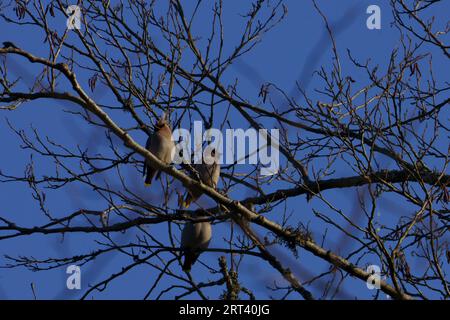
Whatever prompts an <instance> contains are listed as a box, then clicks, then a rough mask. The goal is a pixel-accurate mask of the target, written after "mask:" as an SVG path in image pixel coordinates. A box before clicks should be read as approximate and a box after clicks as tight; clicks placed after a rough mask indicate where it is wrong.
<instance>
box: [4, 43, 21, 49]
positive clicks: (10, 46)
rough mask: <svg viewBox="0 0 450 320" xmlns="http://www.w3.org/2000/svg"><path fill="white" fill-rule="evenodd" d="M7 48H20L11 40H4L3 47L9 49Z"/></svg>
mask: <svg viewBox="0 0 450 320" xmlns="http://www.w3.org/2000/svg"><path fill="white" fill-rule="evenodd" d="M7 48H15V49H18V48H17V46H16V45H15V44H14V43H12V42H11V41H4V42H3V49H7Z"/></svg>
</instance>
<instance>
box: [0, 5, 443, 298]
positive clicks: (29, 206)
mask: <svg viewBox="0 0 450 320" xmlns="http://www.w3.org/2000/svg"><path fill="white" fill-rule="evenodd" d="M249 3H250V2H246V1H227V2H226V3H225V5H224V9H225V11H224V24H225V38H226V39H227V41H229V46H228V48H227V49H228V50H231V49H232V48H233V46H232V43H233V41H237V37H238V35H239V34H240V31H241V30H242V28H243V26H242V23H243V19H242V18H241V17H239V16H238V13H242V12H245V11H246V10H247V7H248V6H249ZM371 4H376V5H379V6H380V8H381V15H382V28H381V30H369V29H367V27H366V19H367V17H368V15H367V14H366V8H367V6H369V5H371ZM286 5H287V7H288V15H287V17H286V19H285V20H284V21H282V22H281V23H280V24H279V25H278V26H277V27H275V28H274V29H273V30H272V31H270V32H269V33H267V34H266V35H265V37H264V38H263V39H262V41H261V43H260V44H258V45H257V46H256V48H255V49H254V50H252V51H251V52H250V53H248V54H246V55H245V56H243V58H241V59H240V60H239V62H238V63H235V64H234V65H233V66H231V68H230V69H229V70H228V72H227V73H226V75H225V77H224V79H225V81H226V82H228V83H233V82H234V80H235V79H236V78H238V79H239V89H240V92H244V93H245V98H246V99H249V100H250V101H256V100H257V99H258V93H259V89H260V87H261V84H263V83H264V82H271V83H274V84H276V85H277V86H278V87H280V88H282V89H284V90H285V91H286V92H293V89H294V88H295V82H296V81H297V80H299V79H303V81H306V82H307V85H308V87H307V89H308V90H309V93H310V94H311V97H312V98H316V97H317V95H316V93H314V91H312V90H310V89H312V88H314V86H315V85H316V84H318V83H319V82H318V79H317V77H314V76H312V75H311V71H312V70H315V69H317V68H319V67H320V66H321V65H324V66H325V67H326V68H330V66H331V59H332V52H331V46H330V41H329V38H328V37H326V38H323V34H324V31H325V29H324V22H323V20H322V18H321V17H320V16H319V15H318V14H317V12H316V11H315V10H314V7H313V5H312V2H311V1H306V0H303V1H294V0H291V1H286ZM318 5H319V6H320V8H321V9H322V10H323V12H324V14H325V15H326V16H327V17H328V18H329V22H330V23H331V25H332V26H334V27H338V28H339V33H338V34H337V35H336V42H337V47H338V50H339V52H340V54H341V55H342V56H343V57H346V50H347V49H349V50H350V51H351V52H352V55H353V56H354V57H356V58H357V59H360V61H366V60H367V59H370V64H371V65H379V66H380V69H381V70H385V69H386V66H387V63H388V62H389V59H390V56H389V55H390V51H391V50H392V48H394V47H396V46H399V45H400V43H399V33H398V30H397V29H395V28H393V27H392V26H391V25H390V23H391V22H392V16H391V12H390V10H391V9H390V7H389V1H387V0H382V1H380V0H378V1H376V0H371V1H366V0H364V1H363V0H340V1H318ZM243 6H246V8H245V9H244V8H243ZM209 7H210V6H206V8H205V10H202V11H201V12H200V13H199V19H198V23H197V24H194V33H196V34H198V35H202V34H204V33H205V30H208V31H209V29H208V28H205V25H206V26H209V21H210V15H209V11H208V10H207V9H208V8H209ZM348 13H350V14H348ZM8 14H12V13H11V12H8ZM436 14H439V12H436ZM342 17H346V18H344V19H342ZM336 22H340V24H338V25H337V26H336V25H335V23H336ZM56 23H60V24H61V30H63V29H64V27H65V23H64V21H63V20H62V19H60V20H59V22H58V19H56V20H55V24H56ZM70 37H73V38H75V36H72V35H70ZM70 37H69V39H70ZM9 39H14V42H15V43H16V44H17V45H18V46H20V47H21V48H23V49H26V50H28V51H30V52H32V53H33V54H35V55H40V54H45V52H46V51H45V50H46V47H45V46H44V45H43V44H42V42H43V38H42V34H41V33H37V32H36V31H35V30H33V29H32V28H30V27H23V28H18V27H16V26H13V25H11V24H6V23H5V22H4V20H0V41H5V40H9ZM323 39H325V41H323ZM11 60H14V61H13V63H14V62H15V64H14V67H11V70H12V71H13V72H14V73H16V75H17V76H23V77H26V75H27V74H30V73H33V71H34V69H33V67H32V66H31V67H30V65H29V64H28V63H26V62H25V61H24V60H23V59H20V58H18V57H14V58H13V59H11ZM436 60H437V61H434V63H435V65H439V63H442V66H443V68H442V70H448V61H444V60H443V61H439V60H438V59H436ZM342 67H343V70H344V74H351V75H352V77H353V78H354V79H355V80H356V83H357V84H359V83H358V82H359V81H361V86H363V85H365V84H366V83H367V77H366V76H365V75H363V74H362V72H361V71H360V70H357V69H355V68H354V67H353V66H352V65H351V64H350V63H349V62H348V59H342ZM21 68H23V69H24V70H21ZM447 74H448V72H447ZM89 76H90V75H89V74H81V75H79V78H80V79H81V80H80V81H81V82H82V83H83V82H84V84H86V83H87V78H89ZM436 77H437V79H438V80H439V81H444V80H445V77H446V74H445V72H437V74H436ZM447 77H448V76H447ZM63 86H64V85H63ZM86 86H87V85H86ZM93 96H94V98H95V99H96V101H97V102H101V103H105V104H108V103H112V104H113V103H114V102H113V101H112V97H111V95H110V94H106V95H105V94H103V91H102V90H101V88H97V90H96V91H95V92H94V94H93ZM298 99H300V101H301V99H302V98H301V97H298ZM64 110H72V111H73V110H77V107H76V106H73V105H69V104H67V103H64V104H61V103H60V102H56V103H55V102H53V101H49V100H41V101H38V102H31V103H28V104H26V105H24V106H22V107H20V108H19V109H17V110H15V111H13V112H6V111H2V112H0V136H1V137H2V138H1V145H2V150H3V155H2V157H0V170H1V171H2V172H3V173H5V174H11V175H22V174H23V172H24V170H25V166H26V165H27V164H28V163H29V161H30V156H31V153H30V151H29V150H27V149H21V148H20V147H19V144H18V137H17V136H16V135H15V134H14V132H12V131H11V129H10V128H9V127H8V125H7V121H9V122H10V123H12V124H14V126H15V128H18V129H23V130H25V131H26V132H27V134H29V135H32V128H36V129H38V130H39V133H40V134H41V135H42V136H49V137H51V138H52V139H54V140H55V141H57V142H58V143H61V144H67V145H69V146H71V147H72V148H74V147H76V146H77V145H80V146H81V147H82V148H87V149H88V150H95V152H101V151H104V152H107V143H108V142H107V140H106V138H105V134H104V132H103V131H101V130H99V129H98V128H93V127H92V126H87V125H86V124H85V123H84V122H83V121H81V120H80V119H78V118H76V117H74V116H73V115H71V114H69V113H67V112H65V111H64ZM223 115H224V113H221V112H219V113H218V116H217V117H216V120H217V123H216V125H217V126H219V125H220V123H221V120H222V119H223ZM236 115H237V113H236ZM221 116H222V117H221ZM233 116H234V114H233ZM121 117H122V115H121V113H120V112H116V113H113V118H114V120H116V121H118V122H119V123H121V122H122V118H121ZM233 119H236V120H235V122H234V124H233V125H235V126H242V127H243V128H244V129H245V128H247V127H248V124H247V123H246V122H245V121H244V120H243V119H241V118H239V117H238V116H236V117H233ZM123 123H127V122H126V120H123ZM182 125H184V126H187V127H189V123H187V122H185V123H183V124H182ZM265 125H266V127H267V128H270V126H271V125H272V126H276V123H265ZM289 134H294V135H295V134H297V132H289ZM300 134H302V132H300ZM133 137H134V138H135V139H136V140H137V141H138V142H141V143H145V135H144V134H143V133H138V132H134V133H133ZM114 142H115V143H116V144H117V148H119V150H121V151H122V152H124V147H123V146H122V145H121V144H120V143H118V142H117V140H114ZM33 161H34V162H35V165H36V168H38V169H37V172H36V175H39V174H43V175H45V174H46V173H51V172H54V163H53V162H52V161H51V160H50V159H44V158H41V157H38V156H34V157H33ZM386 166H387V167H389V166H391V164H390V163H389V162H387V161H386ZM246 169H247V167H246V166H243V167H242V168H240V170H242V171H245V170H246ZM123 170H124V171H123V172H124V173H125V177H126V179H127V181H128V182H129V183H130V187H131V188H132V189H133V190H136V192H139V193H140V194H142V195H143V196H144V197H145V198H146V199H147V200H148V201H149V202H152V201H158V200H159V199H158V197H157V191H156V190H150V191H149V190H147V189H144V186H143V184H142V180H141V179H142V178H141V176H140V174H139V172H136V171H135V170H134V169H133V168H124V169H123ZM110 174H112V173H110ZM335 175H336V176H348V175H352V172H351V171H350V170H349V169H348V168H346V167H344V166H343V167H339V168H336V173H335ZM98 179H99V180H98V181H101V179H104V180H105V181H109V182H112V183H117V176H101V177H98ZM174 186H175V187H177V188H179V187H180V186H179V184H175V185H174ZM155 187H159V186H155ZM278 187H282V185H277V184H274V185H273V186H271V187H270V188H271V189H276V188H278ZM152 188H153V187H152ZM44 191H45V192H46V194H47V204H48V207H49V209H50V210H51V212H52V214H54V215H55V216H58V217H59V216H64V215H66V214H69V213H72V212H74V211H76V210H78V209H80V208H91V209H98V210H100V209H102V208H104V207H105V203H104V201H103V200H102V199H99V198H98V195H97V194H96V193H94V192H92V191H91V190H89V189H88V188H86V187H84V186H80V185H77V184H75V185H69V186H67V187H66V188H63V189H61V190H44ZM250 195H252V194H250V193H248V191H245V193H244V192H243V190H240V189H236V190H233V192H231V196H232V197H233V198H235V199H238V200H239V199H244V198H245V197H247V196H250ZM327 196H328V199H330V200H332V201H333V203H334V204H335V205H338V206H339V207H340V208H341V209H342V210H343V211H346V212H347V211H348V212H351V211H352V210H353V209H354V206H355V202H356V201H355V200H356V190H355V189H354V188H352V189H344V190H335V191H329V192H328V193H327ZM204 198H206V197H204ZM389 200H390V199H386V204H385V205H384V206H383V205H382V206H381V207H380V211H382V212H380V223H381V220H383V222H384V223H389V222H392V221H394V220H393V219H396V218H397V217H398V216H396V214H395V211H398V210H404V211H408V210H409V209H410V207H408V206H407V205H405V204H403V203H402V204H392V202H389ZM0 201H1V203H2V207H1V209H0V210H1V211H0V215H2V216H4V217H7V218H10V219H12V220H14V221H16V223H17V224H20V225H22V224H23V225H26V226H33V225H40V224H42V223H43V222H44V221H45V217H44V216H43V214H42V212H40V210H39V207H38V204H37V202H36V201H35V200H34V199H33V197H32V194H31V193H30V190H29V189H28V188H27V185H26V184H23V183H0ZM202 201H203V202H204V203H205V204H212V203H211V201H210V200H208V199H203V200H202ZM285 205H286V207H287V212H295V215H296V218H295V219H298V221H299V222H302V223H304V224H309V226H310V228H311V230H312V231H313V234H317V235H320V234H322V232H323V230H324V228H326V226H324V225H323V223H322V222H321V221H319V220H317V219H314V215H313V213H312V208H315V209H317V210H324V212H326V210H327V208H326V207H325V206H324V205H323V203H320V201H319V200H314V199H313V200H312V201H311V202H309V203H307V202H306V200H305V198H304V197H298V198H295V199H290V200H288V201H287V202H286V204H285ZM279 208H280V207H279ZM275 211H277V210H275ZM274 214H276V213H271V214H270V215H269V217H273V215H274ZM274 218H275V219H277V217H274ZM294 221H295V220H294ZM83 223H85V222H83V221H79V224H83ZM166 228H167V226H166V225H157V226H151V227H149V228H148V229H147V230H148V231H149V232H151V234H152V235H154V236H155V237H157V238H158V239H161V241H163V242H165V243H169V242H168V239H167V229H166ZM327 228H329V227H327ZM258 231H260V230H258ZM177 232H178V231H177ZM328 232H329V237H328V238H327V241H326V242H325V244H324V246H325V247H327V248H330V249H332V250H335V251H336V252H337V253H338V254H343V255H344V254H345V253H348V252H349V251H351V249H352V248H351V247H348V246H347V247H345V248H340V247H338V243H340V240H341V238H340V236H338V234H337V233H336V232H335V231H334V230H331V229H330V230H329V231H328ZM136 234H138V232H137V231H136V230H128V231H127V232H126V233H124V234H122V233H116V234H111V237H112V239H114V241H116V242H118V243H126V242H128V241H132V240H133V239H134V236H135V235H136ZM178 234H179V232H178ZM228 235H229V224H227V223H225V224H221V225H218V226H214V237H213V239H212V242H211V245H210V247H212V248H220V247H222V246H223V243H224V242H223V237H226V236H228ZM95 240H104V239H102V237H100V236H98V235H91V234H89V235H87V234H69V235H66V236H65V237H64V238H61V236H50V237H49V236H39V235H34V236H30V237H22V238H16V239H13V240H6V241H0V255H1V256H0V265H4V264H5V263H7V261H6V260H5V259H4V257H3V255H10V256H34V257H36V258H47V257H63V256H67V255H75V254H79V253H83V252H89V251H91V250H93V248H97V245H96V244H95ZM273 252H274V253H275V255H277V256H278V257H279V258H280V259H281V260H282V261H284V262H285V263H286V264H287V265H288V266H289V267H290V268H292V270H293V271H294V273H295V274H296V275H297V276H298V278H299V279H300V280H302V281H303V280H307V279H309V278H310V277H312V276H314V275H317V274H320V273H322V272H325V271H327V270H328V268H329V265H328V264H326V263H323V262H322V261H320V260H319V259H317V258H315V257H314V256H312V255H311V254H310V253H308V252H305V251H304V250H301V249H299V250H298V252H299V258H298V259H295V258H293V257H292V255H291V254H290V252H289V251H287V250H286V249H284V248H283V247H278V248H277V249H275V250H274V251H273ZM167 257H169V255H167ZM218 257H219V254H218V253H206V254H204V255H203V256H202V258H201V259H202V261H203V262H205V263H207V264H212V265H215V266H217V258H218ZM128 263H130V259H129V257H125V256H122V255H119V254H110V255H107V256H103V257H100V258H98V259H96V260H95V261H93V262H91V263H90V264H88V265H87V266H84V267H83V268H82V286H83V288H87V285H88V284H93V283H95V282H98V281H101V280H103V279H105V278H106V277H108V276H109V275H110V274H111V273H116V272H118V271H120V270H121V268H122V266H124V265H126V264H128ZM371 263H374V264H376V263H377V261H370V259H369V260H362V261H360V265H361V266H364V265H366V264H371ZM173 268H174V270H178V269H177V268H179V266H175V265H174V267H173ZM157 275H158V274H157V273H156V272H155V271H154V270H151V269H149V268H148V267H146V266H140V267H137V268H136V269H134V270H133V271H132V272H130V273H128V274H127V275H126V276H123V277H121V278H119V279H117V280H116V281H114V282H112V283H111V284H110V285H109V286H108V289H107V290H105V291H103V292H100V293H94V294H93V295H92V296H90V297H89V298H94V299H118V298H122V299H141V298H142V297H143V296H144V295H145V293H146V292H147V290H148V289H149V287H150V286H151V284H152V280H153V279H154V278H155V277H156V276H157ZM193 276H194V278H195V279H197V280H198V281H205V280H207V279H217V278H218V275H215V274H210V273H209V272H208V271H207V269H205V268H204V267H202V266H200V265H196V267H195V268H194V269H193ZM66 278H67V275H66V273H65V268H60V269H56V270H51V271H42V272H31V271H29V270H27V269H25V268H15V269H0V298H2V299H5V298H6V299H16V298H19V299H31V298H32V297H33V295H32V291H31V288H30V284H31V283H34V285H35V288H36V294H37V297H38V298H39V299H54V298H56V299H73V298H79V297H80V296H81V295H82V293H83V292H84V291H83V290H81V292H80V291H69V290H67V289H66V286H65V284H66ZM240 280H241V282H242V284H243V285H245V286H247V287H249V288H251V289H253V290H254V293H255V295H256V297H257V298H259V299H264V298H269V295H273V296H274V297H278V296H279V295H278V294H277V293H271V292H270V291H268V290H266V288H265V287H266V286H267V285H271V284H272V283H273V281H275V280H276V281H279V283H280V284H282V283H283V281H282V280H281V279H280V276H279V274H278V273H276V272H275V271H273V270H271V269H270V268H268V267H267V266H266V265H264V263H263V262H262V261H259V260H254V259H253V258H246V261H245V262H244V263H243V266H242V268H241V273H240ZM172 281H173V280H171V279H164V280H163V281H162V282H161V285H160V287H159V288H160V290H162V289H164V288H165V287H168V286H170V285H171V284H173V282H172ZM308 289H310V290H311V291H312V292H313V294H318V293H319V292H320V290H318V288H317V287H315V286H311V287H308ZM221 292H222V289H220V290H217V289H213V290H205V293H207V294H208V295H209V296H210V297H211V298H217V297H218V296H219V295H220V293H221ZM373 294H374V292H373V291H369V290H368V289H367V287H366V284H365V283H364V282H362V281H360V280H355V279H352V278H349V279H347V280H346V285H345V286H344V287H343V292H342V294H338V296H337V297H340V298H350V299H351V298H354V297H358V298H370V297H371V296H372V295H373ZM173 297H174V295H173V294H168V295H165V296H163V298H166V299H170V298H173ZM193 297H194V296H193ZM290 297H291V298H297V296H296V295H295V294H293V295H291V296H290ZM150 298H155V296H154V295H152V296H150ZM381 298H382V299H384V298H385V297H384V295H382V297H381Z"/></svg>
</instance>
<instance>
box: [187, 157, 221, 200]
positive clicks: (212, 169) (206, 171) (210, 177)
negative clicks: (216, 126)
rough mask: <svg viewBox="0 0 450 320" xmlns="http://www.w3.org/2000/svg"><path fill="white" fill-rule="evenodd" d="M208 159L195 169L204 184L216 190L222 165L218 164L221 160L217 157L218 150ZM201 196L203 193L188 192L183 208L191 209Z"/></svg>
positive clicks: (195, 166) (196, 191)
mask: <svg viewBox="0 0 450 320" xmlns="http://www.w3.org/2000/svg"><path fill="white" fill-rule="evenodd" d="M207 157H208V159H203V162H202V163H200V164H194V165H193V167H194V169H195V170H196V171H197V172H198V176H199V177H200V180H201V182H202V183H204V184H206V185H207V186H209V187H211V188H214V189H216V188H217V182H218V181H219V177H220V164H219V163H218V160H219V159H218V156H216V150H215V149H213V150H212V151H211V155H208V156H207ZM201 195H202V192H201V191H198V190H188V191H187V193H186V197H185V200H184V201H183V207H185V208H189V205H190V204H191V203H192V202H193V201H196V200H197V199H198V198H200V196H201Z"/></svg>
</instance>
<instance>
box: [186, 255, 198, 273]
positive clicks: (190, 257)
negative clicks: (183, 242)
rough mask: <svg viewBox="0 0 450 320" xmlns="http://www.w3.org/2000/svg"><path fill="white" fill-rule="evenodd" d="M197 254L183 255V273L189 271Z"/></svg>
mask: <svg viewBox="0 0 450 320" xmlns="http://www.w3.org/2000/svg"><path fill="white" fill-rule="evenodd" d="M198 256H199V254H198V253H195V252H189V251H188V252H186V254H185V255H184V263H183V271H185V272H188V271H191V268H192V265H193V264H194V263H195V261H197V259H198Z"/></svg>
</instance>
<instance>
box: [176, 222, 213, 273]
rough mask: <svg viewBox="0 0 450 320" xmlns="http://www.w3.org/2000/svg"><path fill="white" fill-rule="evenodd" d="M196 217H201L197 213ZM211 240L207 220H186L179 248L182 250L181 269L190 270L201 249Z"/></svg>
mask: <svg viewBox="0 0 450 320" xmlns="http://www.w3.org/2000/svg"><path fill="white" fill-rule="evenodd" d="M196 217H202V215H201V214H197V215H196ZM210 241H211V223H210V222H209V221H202V222H194V221H188V222H187V223H186V224H185V226H184V228H183V232H182V234H181V249H182V250H183V252H184V262H183V271H186V272H188V271H190V270H191V267H192V265H193V264H194V263H195V261H197V259H198V257H199V256H200V253H201V251H203V250H205V249H207V248H208V246H209V242H210Z"/></svg>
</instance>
